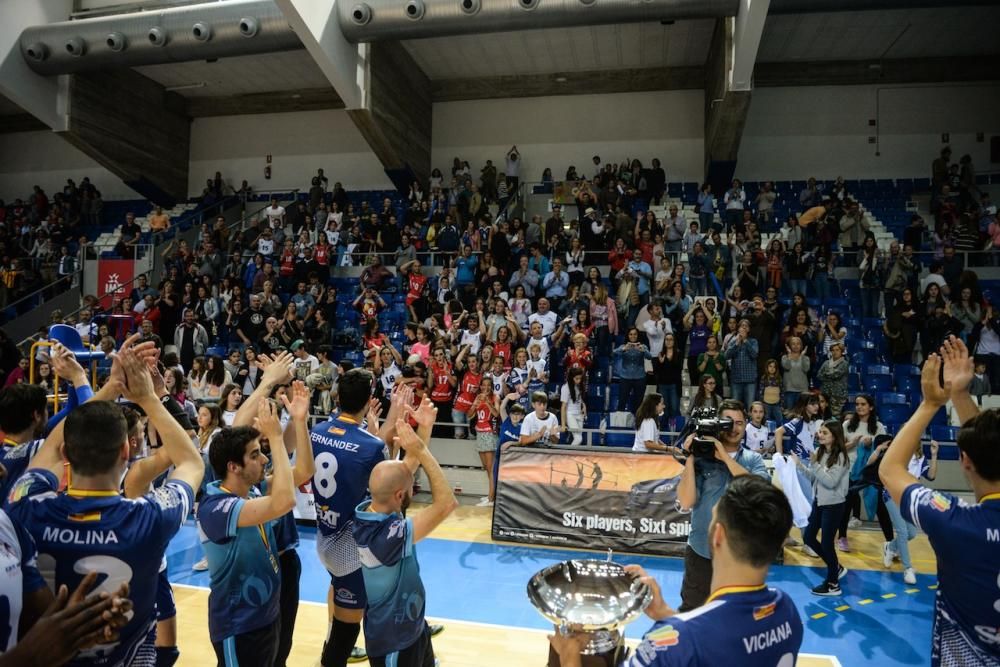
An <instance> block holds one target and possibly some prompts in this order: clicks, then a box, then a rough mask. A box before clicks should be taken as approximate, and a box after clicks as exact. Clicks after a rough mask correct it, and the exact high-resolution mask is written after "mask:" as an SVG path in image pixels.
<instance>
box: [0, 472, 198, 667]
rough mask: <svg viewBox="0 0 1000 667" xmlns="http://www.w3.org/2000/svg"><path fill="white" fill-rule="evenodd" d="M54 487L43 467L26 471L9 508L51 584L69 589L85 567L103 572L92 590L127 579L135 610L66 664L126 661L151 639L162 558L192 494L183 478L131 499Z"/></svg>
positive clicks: (114, 666) (103, 666) (107, 666)
mask: <svg viewBox="0 0 1000 667" xmlns="http://www.w3.org/2000/svg"><path fill="white" fill-rule="evenodd" d="M58 489H59V480H58V479H57V478H56V476H55V475H53V474H52V473H51V472H49V471H48V470H42V469H32V470H29V471H28V472H27V473H26V474H25V475H24V476H23V477H21V478H20V479H19V480H17V481H16V482H15V483H14V485H13V487H11V492H10V496H9V497H8V510H7V511H8V512H9V513H10V515H11V517H12V518H13V519H14V520H15V521H19V522H20V523H21V525H22V526H24V528H25V529H27V530H28V532H29V533H30V534H31V536H32V537H33V538H34V540H35V543H36V545H37V547H38V554H39V555H38V563H39V570H40V571H41V572H42V574H43V575H45V578H46V580H47V581H48V582H49V583H54V584H55V586H54V588H57V587H58V586H61V585H63V584H66V586H68V587H69V589H70V590H71V591H72V590H74V589H75V588H76V587H77V586H78V585H79V583H80V581H81V580H82V579H83V577H84V576H85V575H86V574H87V573H89V572H98V573H100V574H103V575H106V576H104V577H102V578H99V579H98V586H97V588H95V589H94V590H93V591H92V593H104V592H106V593H114V592H115V591H117V590H118V588H119V587H120V586H121V585H122V584H124V583H127V584H129V597H130V598H131V599H132V616H131V618H130V620H129V622H128V624H127V625H125V627H124V628H122V630H121V633H120V637H119V640H118V641H117V642H114V643H111V644H105V645H100V646H95V647H94V648H91V649H87V650H85V651H81V652H80V653H79V654H77V657H76V658H75V659H74V660H72V661H70V663H69V664H70V665H72V666H74V667H75V666H82V665H88V666H89V667H95V666H96V667H118V666H119V665H121V666H124V665H129V664H131V662H132V659H133V658H134V657H135V655H136V653H137V652H138V651H139V650H140V648H142V647H143V644H144V643H145V642H147V641H148V642H150V643H151V641H152V631H153V629H154V627H155V624H156V591H157V587H158V582H159V576H160V563H161V562H162V560H163V554H164V552H165V551H166V548H167V545H168V544H169V542H170V539H171V538H172V537H173V536H174V535H175V534H176V533H177V531H178V530H179V529H180V527H181V524H182V523H183V522H184V519H185V518H186V517H187V515H188V513H189V512H190V511H191V504H192V503H193V502H194V493H193V492H192V491H191V487H190V486H188V485H187V483H185V482H182V481H180V480H168V481H167V483H166V484H164V485H163V486H161V487H159V488H157V489H156V490H154V491H152V492H150V493H148V494H146V495H144V496H142V497H141V498H134V499H130V498H125V497H123V496H122V495H120V494H119V493H118V491H117V490H116V491H110V490H108V491H91V490H83V489H73V487H70V488H69V490H68V491H67V492H66V493H57V491H58ZM53 570H54V572H53ZM53 574H54V576H53Z"/></svg>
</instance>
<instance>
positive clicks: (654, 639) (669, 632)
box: [646, 625, 680, 651]
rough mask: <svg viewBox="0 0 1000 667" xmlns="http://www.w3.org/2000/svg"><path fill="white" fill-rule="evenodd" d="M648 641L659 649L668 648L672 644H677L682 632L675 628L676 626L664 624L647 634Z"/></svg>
mask: <svg viewBox="0 0 1000 667" xmlns="http://www.w3.org/2000/svg"><path fill="white" fill-rule="evenodd" d="M646 641H648V642H649V643H651V644H652V645H653V646H655V647H656V650H657V651H661V650H666V649H668V648H670V647H671V646H677V643H678V642H679V641H680V633H678V632H677V631H676V630H674V626H672V625H664V626H663V627H662V628H657V629H656V630H654V631H653V632H650V633H649V634H648V635H646Z"/></svg>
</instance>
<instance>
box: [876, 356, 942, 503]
mask: <svg viewBox="0 0 1000 667" xmlns="http://www.w3.org/2000/svg"><path fill="white" fill-rule="evenodd" d="M940 372H941V357H939V356H938V355H937V354H930V355H928V356H927V360H926V361H925V362H924V368H923V370H922V371H921V372H920V388H921V390H922V392H923V400H922V401H921V402H920V405H919V407H917V410H916V412H914V413H913V416H912V417H910V419H909V420H908V421H907V422H906V423H905V424H903V427H902V428H901V429H900V430H899V433H897V434H896V437H895V438H893V441H892V445H890V446H889V450H888V451H887V452H886V453H885V456H884V457H883V458H882V463H880V464H879V467H878V474H879V477H880V478H882V484H884V485H885V489H886V491H888V492H889V495H891V496H892V499H893V501H895V502H896V504H897V505H900V504H901V502H902V498H903V492H904V491H906V487H908V486H910V485H911V484H916V483H918V482H919V480H918V479H917V478H916V477H914V476H913V475H911V474H910V471H909V470H908V466H909V463H910V458H911V457H912V456H913V454H914V452H916V451H917V449H918V448H919V447H920V439H921V437H923V434H924V431H926V430H927V425H928V424H930V423H931V419H933V418H934V415H935V414H936V413H937V411H938V410H939V409H941V407H942V406H943V405H944V404H945V403H947V402H948V394H949V392H950V389H951V382H950V381H948V380H946V381H945V385H944V386H941V382H940V381H939V380H938V375H939V374H940Z"/></svg>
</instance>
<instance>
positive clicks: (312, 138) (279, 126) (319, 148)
mask: <svg viewBox="0 0 1000 667" xmlns="http://www.w3.org/2000/svg"><path fill="white" fill-rule="evenodd" d="M268 154H270V155H271V158H272V163H271V179H270V180H265V179H264V167H265V166H266V162H265V157H266V156H267V155H268ZM320 168H322V169H323V171H324V173H325V174H326V176H327V177H328V178H329V179H330V185H331V186H332V185H333V183H334V182H335V181H341V182H342V183H343V184H344V187H345V188H347V189H348V190H378V189H385V188H391V187H392V182H391V181H390V180H389V179H388V178H387V177H386V175H385V170H384V169H383V168H382V164H381V163H380V162H379V161H378V158H376V157H375V154H374V153H372V151H371V149H370V148H368V144H367V143H366V142H365V140H364V137H362V136H361V133H360V132H358V129H357V128H356V127H355V126H354V122H353V121H351V119H350V118H348V116H347V112H345V111H341V110H335V109H330V110H324V111H297V112H291V113H279V114H259V115H252V116H220V117H217V118H197V119H195V120H194V121H193V122H192V123H191V162H190V171H189V174H188V185H189V191H190V194H191V195H192V196H195V195H200V194H201V191H202V189H203V188H204V187H205V181H206V180H207V179H209V178H212V177H213V176H214V175H215V172H216V171H221V172H222V176H223V178H225V179H226V180H227V181H228V182H229V183H231V184H232V185H234V186H235V187H239V184H240V182H241V181H242V180H243V179H246V180H247V181H249V182H250V185H252V186H253V187H254V189H255V190H257V191H258V192H262V191H266V190H290V189H292V188H301V189H304V190H308V188H309V182H310V179H311V178H312V177H313V176H315V175H316V170H317V169H320Z"/></svg>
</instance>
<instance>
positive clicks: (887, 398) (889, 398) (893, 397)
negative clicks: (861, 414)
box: [875, 391, 908, 405]
mask: <svg viewBox="0 0 1000 667" xmlns="http://www.w3.org/2000/svg"><path fill="white" fill-rule="evenodd" d="M875 400H876V401H877V404H878V405H906V404H907V403H908V399H907V397H906V394H897V393H894V392H888V391H886V392H882V393H880V394H879V395H878V396H876V397H875Z"/></svg>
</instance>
